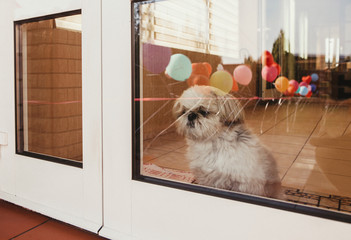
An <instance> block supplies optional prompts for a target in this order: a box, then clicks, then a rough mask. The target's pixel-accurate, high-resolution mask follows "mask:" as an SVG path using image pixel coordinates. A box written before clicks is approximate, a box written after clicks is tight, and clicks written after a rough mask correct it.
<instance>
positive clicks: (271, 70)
mask: <svg viewBox="0 0 351 240" xmlns="http://www.w3.org/2000/svg"><path fill="white" fill-rule="evenodd" d="M261 75H262V78H263V79H264V80H266V81H267V82H273V81H274V79H276V77H277V76H278V70H277V68H276V67H274V66H270V67H269V66H264V67H263V68H262V72H261Z"/></svg>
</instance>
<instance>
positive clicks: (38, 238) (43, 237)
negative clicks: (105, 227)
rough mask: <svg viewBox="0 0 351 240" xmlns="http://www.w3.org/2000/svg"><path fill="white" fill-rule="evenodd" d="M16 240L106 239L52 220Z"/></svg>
mask: <svg viewBox="0 0 351 240" xmlns="http://www.w3.org/2000/svg"><path fill="white" fill-rule="evenodd" d="M15 239H16V240H22V239H23V240H48V239H50V240H63V239H64V240H98V239H106V238H103V237H100V236H97V235H96V234H93V233H91V232H88V231H84V230H81V229H78V228H76V227H73V226H71V225H68V224H65V223H62V222H59V221H56V220H50V221H48V222H46V223H44V224H42V225H40V226H39V227H37V228H35V229H33V230H31V231H29V232H26V233H24V234H22V235H20V236H18V237H17V238H15Z"/></svg>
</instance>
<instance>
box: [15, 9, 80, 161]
mask: <svg viewBox="0 0 351 240" xmlns="http://www.w3.org/2000/svg"><path fill="white" fill-rule="evenodd" d="M15 30H16V42H15V46H16V117H17V153H19V154H24V155H29V156H33V157H37V158H42V159H47V160H51V161H55V162H61V163H65V164H69V165H74V166H82V161H83V155H82V41H81V35H82V34H81V14H80V11H74V12H69V13H63V14H59V15H53V16H48V17H44V18H38V19H30V20H24V21H19V22H16V23H15Z"/></svg>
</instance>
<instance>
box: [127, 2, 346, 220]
mask: <svg viewBox="0 0 351 240" xmlns="http://www.w3.org/2000/svg"><path fill="white" fill-rule="evenodd" d="M134 7H135V16H134V17H135V24H136V27H137V28H136V30H137V37H138V39H139V40H140V42H139V43H140V44H139V48H140V52H139V53H138V55H137V59H138V61H139V65H138V66H136V70H137V74H139V75H138V77H137V80H138V82H137V83H136V84H137V85H138V86H139V87H140V88H139V89H140V92H138V93H137V98H136V99H135V102H137V104H138V105H137V106H138V107H139V108H138V109H137V114H139V117H140V122H138V123H137V125H138V127H137V133H138V134H140V142H138V146H139V147H140V160H141V161H140V164H141V166H140V167H141V175H145V176H152V177H157V178H163V179H170V180H174V181H181V182H186V183H189V184H198V185H206V186H209V187H213V188H218V189H225V190H229V191H235V192H243V193H248V194H254V195H260V196H266V197H267V196H268V197H273V198H280V199H285V200H286V201H290V202H297V203H301V204H307V205H311V206H318V207H322V208H328V209H332V210H335V211H342V212H344V213H350V212H351V189H350V188H349V187H348V186H350V184H351V174H350V172H351V165H350V164H349V163H350V161H351V158H350V156H351V147H350V146H351V144H350V142H351V126H350V124H351V105H350V104H351V102H350V98H351V18H350V16H349V14H347V13H348V12H349V11H350V10H351V3H350V1H347V0H338V1H330V0H323V1H313V0H312V1H302V0H286V1H279V0H266V1H257V0H249V1H243V0H234V1H233V0H230V1H229V0H228V1H213V0H206V1H203V0H198V1H192V2H191V4H189V2H188V1H179V0H177V1H175V0H174V1H173V0H169V1H157V2H154V3H137V4H135V5H134ZM199 86H200V87H199ZM214 89H215V90H214ZM216 89H217V90H216ZM218 89H219V90H218ZM224 112H226V114H227V115H225V116H223V114H224ZM241 115H242V116H241ZM183 121H184V123H183ZM182 124H183V125H182ZM216 124H217V125H216ZM218 124H219V125H218ZM239 126H242V127H239ZM246 129H248V130H246ZM207 131H208V132H207ZM234 131H237V133H233V134H234V135H231V134H229V135H220V134H219V132H225V133H228V132H234ZM246 131H249V132H251V133H248V132H246ZM235 134H236V135H235ZM219 135H220V136H219ZM233 136H236V137H235V138H234V137H233ZM219 138H221V141H222V140H223V139H225V140H226V141H224V142H220V141H219V140H218V139H219ZM257 139H258V140H257ZM237 141H239V142H237ZM256 141H257V142H256ZM226 143H227V144H228V147H227V148H222V147H223V144H226ZM242 143H245V144H243V145H241V144H242ZM216 144H217V145H216ZM237 146H240V148H239V147H238V148H239V150H240V151H239V150H238V149H236V148H237ZM265 146H266V147H265ZM246 147H247V149H246V151H242V149H244V148H246ZM252 147H253V148H255V149H252ZM261 147H262V148H261ZM218 149H221V150H220V151H219V150H218ZM250 149H251V150H250ZM258 149H259V150H258ZM223 151H224V152H223ZM239 154H240V157H239V158H238V157H237V156H238V155H239ZM255 154H256V155H255ZM257 154H258V155H257ZM208 156H212V157H210V158H211V159H210V160H209V159H208V158H207V157H208ZM271 157H272V159H274V161H270V160H267V159H271ZM252 159H256V160H254V161H257V162H258V163H253V162H250V161H251V160H252ZM240 160H241V161H240ZM201 161H202V163H201ZM206 161H207V162H206ZM227 161H232V162H231V163H228V162H227ZM252 161H253V160H252ZM205 162H206V163H205ZM209 162H210V163H209ZM201 164H203V165H201ZM211 164H212V165H211ZM220 164H222V165H220ZM248 164H252V165H250V166H251V167H252V169H254V168H255V167H257V168H258V169H260V170H257V172H256V174H253V173H252V172H248V171H251V170H252V169H251V168H250V167H248ZM219 165H220V166H219ZM233 165H235V166H238V167H237V168H236V167H235V166H234V167H233ZM201 166H206V167H201ZM260 167H261V168H260ZM219 168H220V169H221V171H219V170H218V169H219ZM262 168H265V170H264V171H261V169H262ZM230 169H231V171H230ZM214 173H216V174H214ZM260 174H262V177H261V178H260V177H259V176H260ZM226 179H227V182H226ZM262 179H263V180H262ZM261 180H262V181H263V182H264V184H263V185H262V184H261V182H260V181H261ZM248 182H249V183H250V184H252V185H251V186H249V187H248V186H247V185H248V184H247V183H248ZM255 183H256V184H255ZM245 184H246V185H245ZM279 184H281V187H282V188H281V191H282V195H279V196H278V195H276V194H273V193H272V192H270V194H268V193H267V192H269V191H271V190H272V189H274V188H270V187H269V186H268V185H272V186H273V185H279ZM248 188H249V189H250V190H247V189H248ZM261 188H262V189H261ZM252 189H253V190H252ZM272 191H273V190H272Z"/></svg>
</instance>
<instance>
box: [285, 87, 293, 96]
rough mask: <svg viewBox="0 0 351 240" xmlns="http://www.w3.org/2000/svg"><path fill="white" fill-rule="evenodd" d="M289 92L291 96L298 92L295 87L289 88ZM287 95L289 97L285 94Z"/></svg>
mask: <svg viewBox="0 0 351 240" xmlns="http://www.w3.org/2000/svg"><path fill="white" fill-rule="evenodd" d="M287 92H288V93H289V94H290V95H294V93H295V92H296V90H295V87H294V86H292V85H290V86H289V87H288V90H287ZM285 95H287V94H285Z"/></svg>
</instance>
